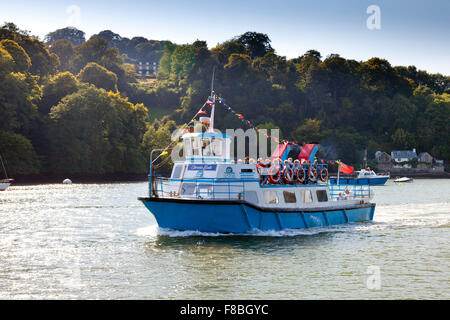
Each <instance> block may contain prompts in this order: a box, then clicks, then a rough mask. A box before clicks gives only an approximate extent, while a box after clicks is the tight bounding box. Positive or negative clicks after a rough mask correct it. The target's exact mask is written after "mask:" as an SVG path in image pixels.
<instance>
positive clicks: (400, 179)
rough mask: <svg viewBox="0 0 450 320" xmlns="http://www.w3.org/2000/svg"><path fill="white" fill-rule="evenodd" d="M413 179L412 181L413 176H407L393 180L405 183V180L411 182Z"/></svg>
mask: <svg viewBox="0 0 450 320" xmlns="http://www.w3.org/2000/svg"><path fill="white" fill-rule="evenodd" d="M413 181H414V179H413V178H408V177H402V178H397V179H395V180H394V182H396V183H405V182H413Z"/></svg>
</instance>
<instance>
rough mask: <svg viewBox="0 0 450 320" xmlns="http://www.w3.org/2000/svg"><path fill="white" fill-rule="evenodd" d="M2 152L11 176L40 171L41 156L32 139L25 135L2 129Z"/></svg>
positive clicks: (0, 141) (0, 150)
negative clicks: (37, 152)
mask: <svg viewBox="0 0 450 320" xmlns="http://www.w3.org/2000/svg"><path fill="white" fill-rule="evenodd" d="M0 152H1V154H2V157H3V158H4V159H6V161H7V168H6V169H7V172H8V174H9V175H10V176H11V175H12V176H14V175H17V174H24V175H26V174H36V173H39V172H40V169H41V164H40V161H39V157H38V156H37V154H36V152H35V151H34V148H33V146H32V144H31V142H30V140H28V139H27V138H25V137H24V136H23V135H21V134H16V133H13V132H10V131H2V130H0Z"/></svg>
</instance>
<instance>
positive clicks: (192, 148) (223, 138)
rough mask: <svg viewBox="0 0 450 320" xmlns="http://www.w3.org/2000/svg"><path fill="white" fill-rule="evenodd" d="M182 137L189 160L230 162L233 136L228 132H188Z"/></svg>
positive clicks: (187, 159)
mask: <svg viewBox="0 0 450 320" xmlns="http://www.w3.org/2000/svg"><path fill="white" fill-rule="evenodd" d="M182 139H183V148H184V154H185V158H186V161H188V162H230V155H231V141H232V140H231V139H232V138H231V137H230V136H228V135H226V134H220V133H215V132H206V133H188V134H185V135H183V137H182Z"/></svg>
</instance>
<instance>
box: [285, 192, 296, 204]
mask: <svg viewBox="0 0 450 320" xmlns="http://www.w3.org/2000/svg"><path fill="white" fill-rule="evenodd" d="M283 196H284V202H286V203H297V198H296V196H295V192H291V191H283Z"/></svg>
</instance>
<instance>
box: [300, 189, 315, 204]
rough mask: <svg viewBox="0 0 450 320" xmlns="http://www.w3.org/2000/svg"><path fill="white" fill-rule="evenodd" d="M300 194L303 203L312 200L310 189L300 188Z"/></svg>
mask: <svg viewBox="0 0 450 320" xmlns="http://www.w3.org/2000/svg"><path fill="white" fill-rule="evenodd" d="M300 194H301V196H302V202H303V203H311V202H313V197H312V193H311V190H302V191H300Z"/></svg>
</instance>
